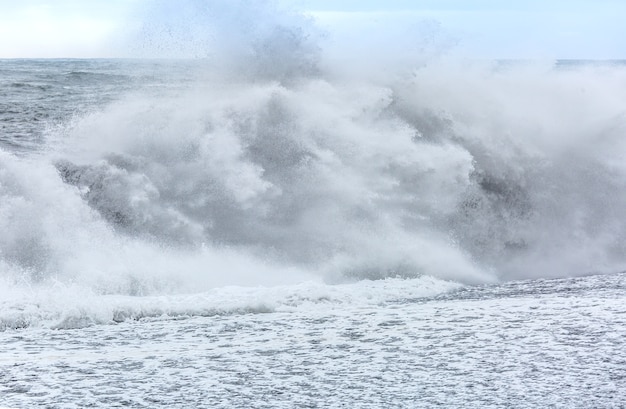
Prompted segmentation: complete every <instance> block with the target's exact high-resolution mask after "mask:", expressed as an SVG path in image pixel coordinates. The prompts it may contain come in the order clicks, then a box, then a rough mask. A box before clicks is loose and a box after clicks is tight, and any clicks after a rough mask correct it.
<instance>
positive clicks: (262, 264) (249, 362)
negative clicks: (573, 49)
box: [0, 32, 626, 408]
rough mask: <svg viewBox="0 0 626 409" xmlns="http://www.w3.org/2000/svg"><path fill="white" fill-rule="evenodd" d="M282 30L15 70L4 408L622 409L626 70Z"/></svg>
mask: <svg viewBox="0 0 626 409" xmlns="http://www.w3.org/2000/svg"><path fill="white" fill-rule="evenodd" d="M274 35H276V36H278V37H275V38H274V37H272V38H274V40H272V41H273V42H271V44H281V47H283V48H280V47H278V48H277V49H273V48H271V47H269V48H268V47H265V48H261V49H260V51H259V50H256V51H255V53H253V54H251V55H238V56H237V60H236V61H235V62H237V64H235V63H234V62H233V61H232V60H231V61H228V63H225V62H223V61H217V62H216V60H215V59H200V60H0V406H7V407H20V408H34V407H48V408H56V407H59V408H70V407H76V408H83V407H122V406H124V407H127V406H128V407H150V408H153V407H231V408H234V407H236V408H240V407H258V408H265V407H266V408H277V407H284V408H291V407H320V408H321V407H363V408H365V407H367V408H382V407H437V406H442V407H481V408H482V407H502V408H509V407H568V408H574V407H575V408H590V407H607V408H608V407H613V408H619V407H624V405H625V404H626V392H625V391H626V352H624V351H625V350H626V349H625V347H626V342H625V341H624V340H625V339H626V304H625V303H624V300H626V275H624V273H623V271H625V270H626V267H625V266H626V165H625V164H626V115H625V113H626V69H625V68H624V65H623V64H621V63H619V62H602V63H590V62H580V61H578V62H557V63H534V62H533V63H527V62H508V63H504V62H488V63H485V62H471V63H467V62H465V63H463V64H461V63H458V62H456V63H455V62H449V61H448V62H443V61H439V62H433V63H431V64H426V65H421V66H420V67H419V68H417V69H415V70H411V71H410V72H409V73H407V71H406V70H399V71H398V72H389V70H387V71H385V74H384V75H382V74H381V75H376V76H372V75H371V73H370V72H367V73H365V72H355V73H354V75H352V76H350V77H346V75H345V71H344V70H337V69H336V67H335V66H333V63H332V61H325V60H324V59H323V58H322V57H319V59H318V57H317V54H315V53H314V52H313V51H311V48H310V47H308V46H306V42H304V43H302V42H303V41H304V40H302V41H301V42H298V41H295V42H294V41H293V39H294V37H293V36H287V37H284V38H283V37H281V36H282V35H285V33H283V32H278V33H274ZM287 40H289V41H287ZM301 43H302V44H304V46H303V45H302V44H301ZM268 44H269V43H268ZM285 50H286V51H285ZM290 50H291V51H290ZM294 50H296V51H298V52H299V53H298V52H293V51H294ZM314 51H315V50H314ZM286 55H287V56H290V57H289V58H288V59H287V60H284V61H283V63H281V64H279V66H280V69H276V70H272V69H270V68H271V67H272V64H270V62H272V61H273V60H271V58H270V57H272V56H273V57H275V58H278V57H280V58H287V57H285V56H286ZM314 56H315V58H313V57H314ZM233 58H234V57H233ZM268 61H269V62H268ZM268 64H269V65H268ZM234 67H235V68H234ZM236 67H239V68H236ZM268 67H269V68H268Z"/></svg>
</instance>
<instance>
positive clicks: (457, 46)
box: [0, 0, 626, 59]
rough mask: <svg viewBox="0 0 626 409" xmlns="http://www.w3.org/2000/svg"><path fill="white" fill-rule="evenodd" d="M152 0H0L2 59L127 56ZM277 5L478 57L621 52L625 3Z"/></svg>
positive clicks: (356, 34)
mask: <svg viewBox="0 0 626 409" xmlns="http://www.w3.org/2000/svg"><path fill="white" fill-rule="evenodd" d="M151 1H153V0H0V58H14V57H39V58H42V57H129V56H132V54H129V53H130V51H129V50H128V49H126V48H125V47H124V42H125V38H126V36H128V35H129V33H130V32H132V30H133V29H134V28H136V26H137V24H138V21H139V20H141V19H142V18H143V17H142V9H144V8H145V7H146V5H147V4H149V3H150V2H151ZM195 1H197V0H195ZM207 1H211V0H207ZM222 1H223V0H222ZM232 1H233V2H238V3H240V4H241V3H243V4H245V3H246V0H232ZM278 1H279V3H281V4H283V5H286V6H288V7H292V8H296V9H298V10H302V11H306V12H307V13H309V14H310V15H311V16H313V17H314V18H315V19H316V20H317V22H318V25H319V26H320V27H321V28H323V29H324V30H326V32H327V33H328V35H329V37H330V38H333V37H334V38H337V39H339V41H344V42H350V41H355V43H356V42H359V41H360V42H361V44H380V43H381V42H385V41H389V42H390V41H391V38H392V37H394V36H398V37H402V38H403V39H404V41H407V38H411V41H418V42H419V40H418V39H416V38H415V36H420V35H421V36H424V37H426V38H430V37H436V38H437V41H440V42H445V43H446V44H449V45H452V46H451V47H452V48H453V51H452V52H454V53H457V54H459V55H462V56H469V57H476V58H579V59H624V58H626V24H624V21H626V1H622V0H278ZM171 3H172V4H173V5H175V7H180V8H184V7H185V5H186V4H188V3H189V1H188V0H171Z"/></svg>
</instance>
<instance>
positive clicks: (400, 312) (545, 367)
mask: <svg viewBox="0 0 626 409" xmlns="http://www.w3.org/2000/svg"><path fill="white" fill-rule="evenodd" d="M414 281H415V280H383V281H378V282H368V283H363V282H360V283H355V284H346V285H342V286H327V287H328V288H326V293H327V294H326V295H325V296H320V294H313V290H312V287H317V289H318V290H320V289H321V288H323V287H324V286H322V285H319V286H317V285H311V288H308V289H306V288H304V287H302V286H300V289H299V290H297V289H294V288H291V290H292V294H291V296H285V292H286V291H287V288H288V287H282V289H280V290H277V289H275V290H274V291H275V292H274V294H276V292H283V298H282V299H281V300H278V299H277V298H274V299H273V300H270V299H267V300H266V301H267V302H266V304H268V305H269V304H273V306H272V307H269V306H268V308H267V309H265V310H262V309H257V310H252V309H251V310H250V311H249V312H245V311H243V310H242V311H239V312H233V311H231V312H230V313H227V312H225V311H222V312H221V313H220V312H215V313H214V314H205V316H198V315H179V316H176V317H173V316H166V315H163V316H153V317H149V318H142V319H138V320H132V319H129V320H126V321H123V322H120V323H117V324H115V323H110V324H99V325H91V326H88V327H85V328H76V329H53V328H51V327H50V326H47V325H40V326H36V327H31V328H26V329H21V330H7V331H4V332H2V333H0V345H2V346H1V347H0V351H1V353H0V374H1V375H0V396H1V398H0V403H1V404H3V405H5V406H6V405H8V406H17V407H91V406H94V407H119V406H130V407H232V408H236V407H267V408H275V407H284V408H290V407H370V408H378V407H433V406H437V405H443V406H446V407H547V406H557V407H580V408H583V407H585V408H588V407H619V405H621V404H623V402H624V400H625V399H626V392H624V391H625V390H626V389H625V388H624V387H625V386H626V369H625V368H626V352H624V351H626V349H625V348H624V347H625V346H626V341H625V340H626V305H624V303H623V302H620V300H624V299H625V296H626V275H624V274H618V275H607V276H590V277H583V278H577V279H558V280H533V281H522V282H511V283H507V284H502V285H490V286H479V287H465V288H456V289H455V288H454V286H450V288H449V289H448V290H447V291H445V292H443V293H442V294H439V295H435V296H432V295H431V296H429V295H424V294H425V292H422V294H421V295H420V294H419V293H418V292H417V291H402V288H410V287H411V285H415V284H416V283H415V282H414ZM420 284H421V285H424V282H421V283H420ZM439 289H440V290H441V287H440V288H439ZM229 291H230V296H232V297H236V289H235V288H231V289H230V290H229ZM268 291H270V290H268V289H247V290H244V289H242V293H241V296H242V298H246V297H247V299H248V300H250V299H251V298H250V297H249V296H250V293H251V292H252V293H254V292H256V294H257V295H259V296H260V295H263V296H265V297H268ZM342 293H343V295H342ZM349 293H352V294H356V295H355V296H353V297H352V298H350V299H346V298H345V297H344V295H345V294H349ZM246 294H247V295H246ZM294 294H299V295H297V296H296V295H294ZM305 294H309V295H310V296H309V297H308V298H307V297H305V296H304V295H305ZM170 302H173V300H172V299H170Z"/></svg>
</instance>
